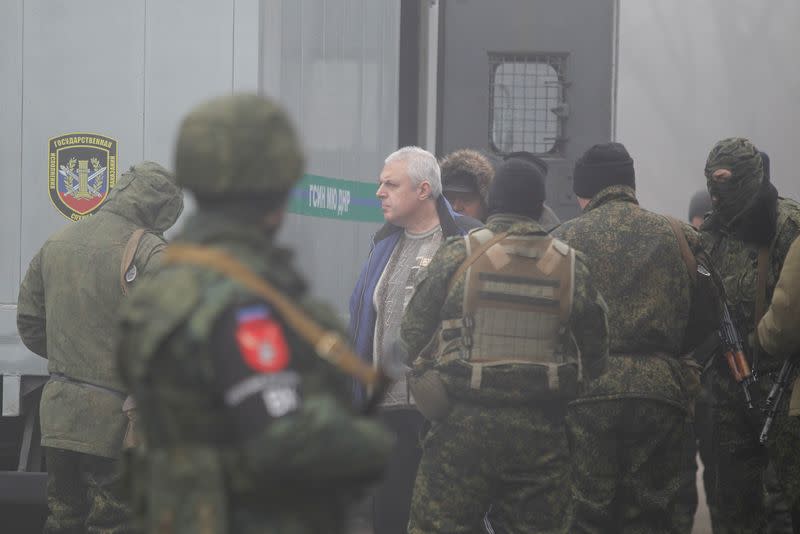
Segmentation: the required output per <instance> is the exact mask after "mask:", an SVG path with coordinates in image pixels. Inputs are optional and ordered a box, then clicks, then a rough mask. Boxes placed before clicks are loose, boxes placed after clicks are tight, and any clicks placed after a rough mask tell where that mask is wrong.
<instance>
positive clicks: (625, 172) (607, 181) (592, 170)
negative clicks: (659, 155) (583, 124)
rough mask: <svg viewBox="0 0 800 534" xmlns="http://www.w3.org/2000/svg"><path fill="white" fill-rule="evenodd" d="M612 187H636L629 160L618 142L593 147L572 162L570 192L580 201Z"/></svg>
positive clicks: (626, 152) (631, 163) (631, 162)
mask: <svg viewBox="0 0 800 534" xmlns="http://www.w3.org/2000/svg"><path fill="white" fill-rule="evenodd" d="M612 185H627V186H630V187H633V188H634V189H635V188H636V175H635V173H634V171H633V160H632V159H631V156H630V154H628V151H627V150H626V149H625V146H624V145H622V144H621V143H603V144H599V145H594V146H593V147H592V148H590V149H589V150H587V151H586V152H585V153H584V154H583V156H581V157H580V158H578V161H576V162H575V173H574V176H573V182H572V190H573V191H575V194H576V195H578V196H579V197H581V198H592V197H593V196H595V195H596V194H597V193H599V192H600V191H602V190H603V189H605V188H606V187H610V186H612Z"/></svg>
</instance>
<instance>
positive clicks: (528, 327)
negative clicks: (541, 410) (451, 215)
mask: <svg viewBox="0 0 800 534" xmlns="http://www.w3.org/2000/svg"><path fill="white" fill-rule="evenodd" d="M493 237H494V234H493V233H492V232H491V231H490V230H488V229H486V228H481V229H478V230H474V231H472V232H470V234H469V235H467V236H465V238H464V239H465V241H466V247H467V258H468V260H467V261H466V264H467V265H468V267H467V269H466V271H465V273H464V297H463V299H464V300H463V314H462V318H460V319H450V320H444V321H442V324H441V329H440V330H439V335H440V339H439V344H438V345H439V349H440V351H439V357H438V360H439V362H440V363H441V362H446V361H452V360H455V359H460V360H462V361H465V362H467V363H469V364H470V365H471V366H472V367H473V378H472V380H471V382H472V387H473V388H479V387H480V374H481V370H482V369H483V368H484V367H488V366H497V365H507V364H517V365H537V366H539V367H543V368H545V369H546V373H547V384H548V389H550V390H551V391H554V390H558V389H559V380H558V376H559V374H558V370H559V368H560V367H562V366H564V365H565V364H572V365H576V364H577V365H578V380H580V374H581V373H580V366H579V358H577V357H576V356H575V355H571V354H570V355H567V353H566V352H565V351H564V347H563V346H562V345H563V341H564V339H565V334H566V332H567V324H568V321H569V317H570V314H571V312H572V302H573V293H574V276H575V251H574V250H573V249H571V248H570V247H569V246H567V245H566V244H564V243H562V242H561V241H558V240H557V239H553V238H552V237H549V236H531V235H510V236H507V237H505V238H503V239H502V240H500V241H498V242H497V243H495V244H494V245H492V246H490V247H489V248H488V249H486V250H485V251H484V252H483V253H482V254H480V255H479V256H477V258H475V257H473V254H475V251H476V249H479V248H480V247H481V246H482V245H484V244H485V243H487V242H488V241H489V240H490V239H492V238H493ZM470 261H471V263H470ZM454 331H460V333H461V335H460V336H458V337H453V335H452V333H453V332H454ZM448 334H449V335H448ZM576 358H577V360H578V361H576ZM475 368H478V374H477V375H478V376H477V378H476V373H475Z"/></svg>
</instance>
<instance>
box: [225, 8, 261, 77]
mask: <svg viewBox="0 0 800 534" xmlns="http://www.w3.org/2000/svg"><path fill="white" fill-rule="evenodd" d="M233 6H234V7H233V28H232V31H233V36H232V37H233V82H232V83H233V89H234V90H235V91H248V92H257V91H258V83H259V82H258V73H259V59H258V56H259V51H260V48H261V47H260V44H259V42H258V39H259V34H260V31H259V29H260V24H259V15H260V6H259V1H258V0H233Z"/></svg>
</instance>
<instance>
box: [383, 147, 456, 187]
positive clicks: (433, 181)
mask: <svg viewBox="0 0 800 534" xmlns="http://www.w3.org/2000/svg"><path fill="white" fill-rule="evenodd" d="M395 161H405V162H406V163H407V165H408V169H407V171H406V172H407V173H408V176H409V178H411V182H412V183H413V184H414V185H416V186H420V185H421V184H422V182H428V183H429V184H430V185H431V195H432V196H433V198H439V195H441V194H442V173H441V171H440V170H439V162H438V161H436V158H435V157H434V155H433V154H431V153H430V152H428V151H427V150H425V149H424V148H420V147H418V146H404V147H403V148H401V149H400V150H397V151H395V152H392V153H391V154H389V156H388V157H387V158H386V161H384V162H383V163H384V165H388V164H389V163H393V162H395Z"/></svg>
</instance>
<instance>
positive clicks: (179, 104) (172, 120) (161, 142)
mask: <svg viewBox="0 0 800 534" xmlns="http://www.w3.org/2000/svg"><path fill="white" fill-rule="evenodd" d="M145 3H146V7H147V9H146V12H145V13H146V15H145V16H146V31H145V105H144V158H145V159H151V160H154V161H157V162H158V163H161V164H162V165H164V166H166V167H169V168H172V152H173V148H174V144H175V135H176V133H177V129H178V125H179V124H180V120H181V118H182V117H183V116H184V115H185V114H186V112H187V111H188V110H189V109H191V108H192V107H194V106H195V105H197V104H198V103H200V102H201V101H203V100H205V99H206V98H208V97H209V96H212V95H214V96H215V95H220V94H224V93H228V92H230V91H231V89H232V84H233V30H234V26H233V22H234V16H233V13H234V8H233V6H234V3H233V2H221V1H218V0H171V1H170V2H160V1H157V0H156V1H153V0H148V1H147V2H145Z"/></svg>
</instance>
